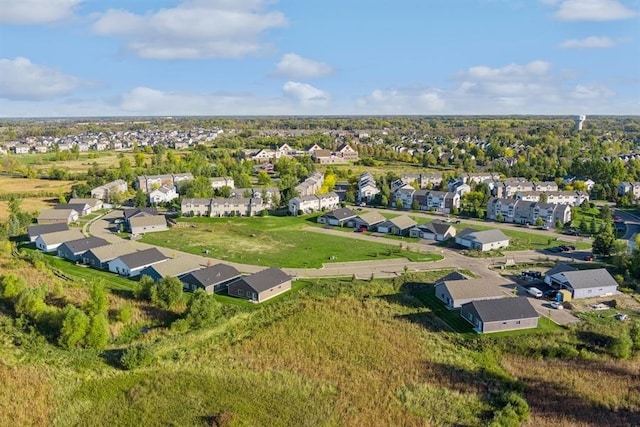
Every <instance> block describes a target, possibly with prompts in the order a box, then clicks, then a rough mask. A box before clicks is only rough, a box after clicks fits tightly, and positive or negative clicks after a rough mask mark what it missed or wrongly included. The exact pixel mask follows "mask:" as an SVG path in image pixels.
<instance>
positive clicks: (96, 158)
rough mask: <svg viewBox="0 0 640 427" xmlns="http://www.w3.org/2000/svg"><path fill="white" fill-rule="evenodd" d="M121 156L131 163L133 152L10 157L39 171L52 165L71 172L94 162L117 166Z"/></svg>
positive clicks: (104, 166)
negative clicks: (59, 157) (61, 157)
mask: <svg viewBox="0 0 640 427" xmlns="http://www.w3.org/2000/svg"><path fill="white" fill-rule="evenodd" d="M122 157H126V158H128V159H129V160H131V163H132V164H133V162H134V161H133V157H134V153H133V152H131V151H128V152H122V153H119V152H115V151H104V152H93V153H81V154H80V156H79V158H78V159H77V160H76V159H73V160H56V155H55V153H45V154H23V155H19V156H13V157H12V158H13V159H15V161H16V162H17V163H18V164H19V165H22V166H27V167H29V168H32V169H33V170H36V171H38V172H39V173H46V172H47V171H48V170H49V169H51V168H52V167H54V166H55V167H57V168H61V169H67V170H69V172H71V173H86V171H87V169H89V167H91V165H93V163H94V162H95V163H97V164H98V166H99V167H101V168H107V169H108V168H112V167H117V166H118V164H119V162H120V159H121V158H122ZM147 157H150V155H147Z"/></svg>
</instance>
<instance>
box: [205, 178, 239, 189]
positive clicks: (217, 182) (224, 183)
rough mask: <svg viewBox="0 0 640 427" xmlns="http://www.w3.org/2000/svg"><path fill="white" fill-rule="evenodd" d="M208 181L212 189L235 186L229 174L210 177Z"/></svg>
mask: <svg viewBox="0 0 640 427" xmlns="http://www.w3.org/2000/svg"><path fill="white" fill-rule="evenodd" d="M210 181H211V188H213V189H216V188H222V187H229V188H235V183H234V182H233V178H231V177H230V176H216V177H213V178H210Z"/></svg>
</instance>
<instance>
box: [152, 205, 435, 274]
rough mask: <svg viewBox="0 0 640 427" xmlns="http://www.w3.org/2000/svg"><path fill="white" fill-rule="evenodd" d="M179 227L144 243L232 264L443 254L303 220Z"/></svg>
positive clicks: (217, 221) (193, 222)
mask: <svg viewBox="0 0 640 427" xmlns="http://www.w3.org/2000/svg"><path fill="white" fill-rule="evenodd" d="M178 224H179V226H177V227H174V228H172V229H170V230H169V231H163V232H160V233H150V234H147V235H145V236H144V237H143V238H142V239H141V241H142V242H145V243H149V244H153V245H157V246H164V247H169V248H175V249H179V250H181V251H185V252H190V253H194V254H199V255H205V256H210V257H213V258H218V259H222V260H226V261H231V262H238V263H245V264H254V265H264V266H278V267H292V268H293V267H301V268H318V267H321V266H322V264H323V263H328V262H332V261H336V262H345V261H363V260H376V259H390V258H408V259H409V260H411V261H432V260H439V259H441V256H440V255H434V254H421V253H416V252H410V251H407V250H404V249H403V250H400V249H399V248H398V246H396V244H395V243H391V244H384V243H375V242H366V241H360V240H358V241H355V240H352V239H350V238H348V237H344V238H342V237H335V236H330V235H324V234H320V233H314V232H310V231H304V230H303V228H304V227H305V226H308V225H309V224H310V222H309V221H306V220H305V219H304V218H293V217H264V218H261V217H254V218H182V219H181V220H180V221H179V223H178Z"/></svg>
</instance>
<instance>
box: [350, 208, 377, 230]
mask: <svg viewBox="0 0 640 427" xmlns="http://www.w3.org/2000/svg"><path fill="white" fill-rule="evenodd" d="M386 220H387V219H386V218H385V217H384V216H382V214H380V213H378V212H373V211H372V212H365V213H361V214H359V215H357V216H356V217H355V218H353V219H352V220H351V221H349V222H348V223H347V226H348V227H353V228H356V229H362V228H366V229H367V230H374V229H375V227H376V226H377V225H378V224H380V223H382V222H385V221H386Z"/></svg>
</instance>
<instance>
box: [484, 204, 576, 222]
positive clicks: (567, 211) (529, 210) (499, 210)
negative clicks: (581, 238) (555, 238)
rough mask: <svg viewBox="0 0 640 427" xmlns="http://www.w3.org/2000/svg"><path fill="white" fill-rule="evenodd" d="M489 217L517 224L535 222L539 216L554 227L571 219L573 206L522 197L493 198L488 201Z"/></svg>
mask: <svg viewBox="0 0 640 427" xmlns="http://www.w3.org/2000/svg"><path fill="white" fill-rule="evenodd" d="M487 218H488V219H492V220H494V221H498V220H501V221H503V222H511V223H516V224H535V223H536V222H537V220H538V218H542V220H543V221H544V223H545V224H546V225H547V226H550V227H553V226H554V225H555V224H556V223H557V222H558V221H560V222H561V223H562V224H566V223H568V222H570V221H571V206H570V205H568V204H554V203H541V202H530V201H527V200H521V199H501V198H491V199H490V200H489V202H488V203H487Z"/></svg>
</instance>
